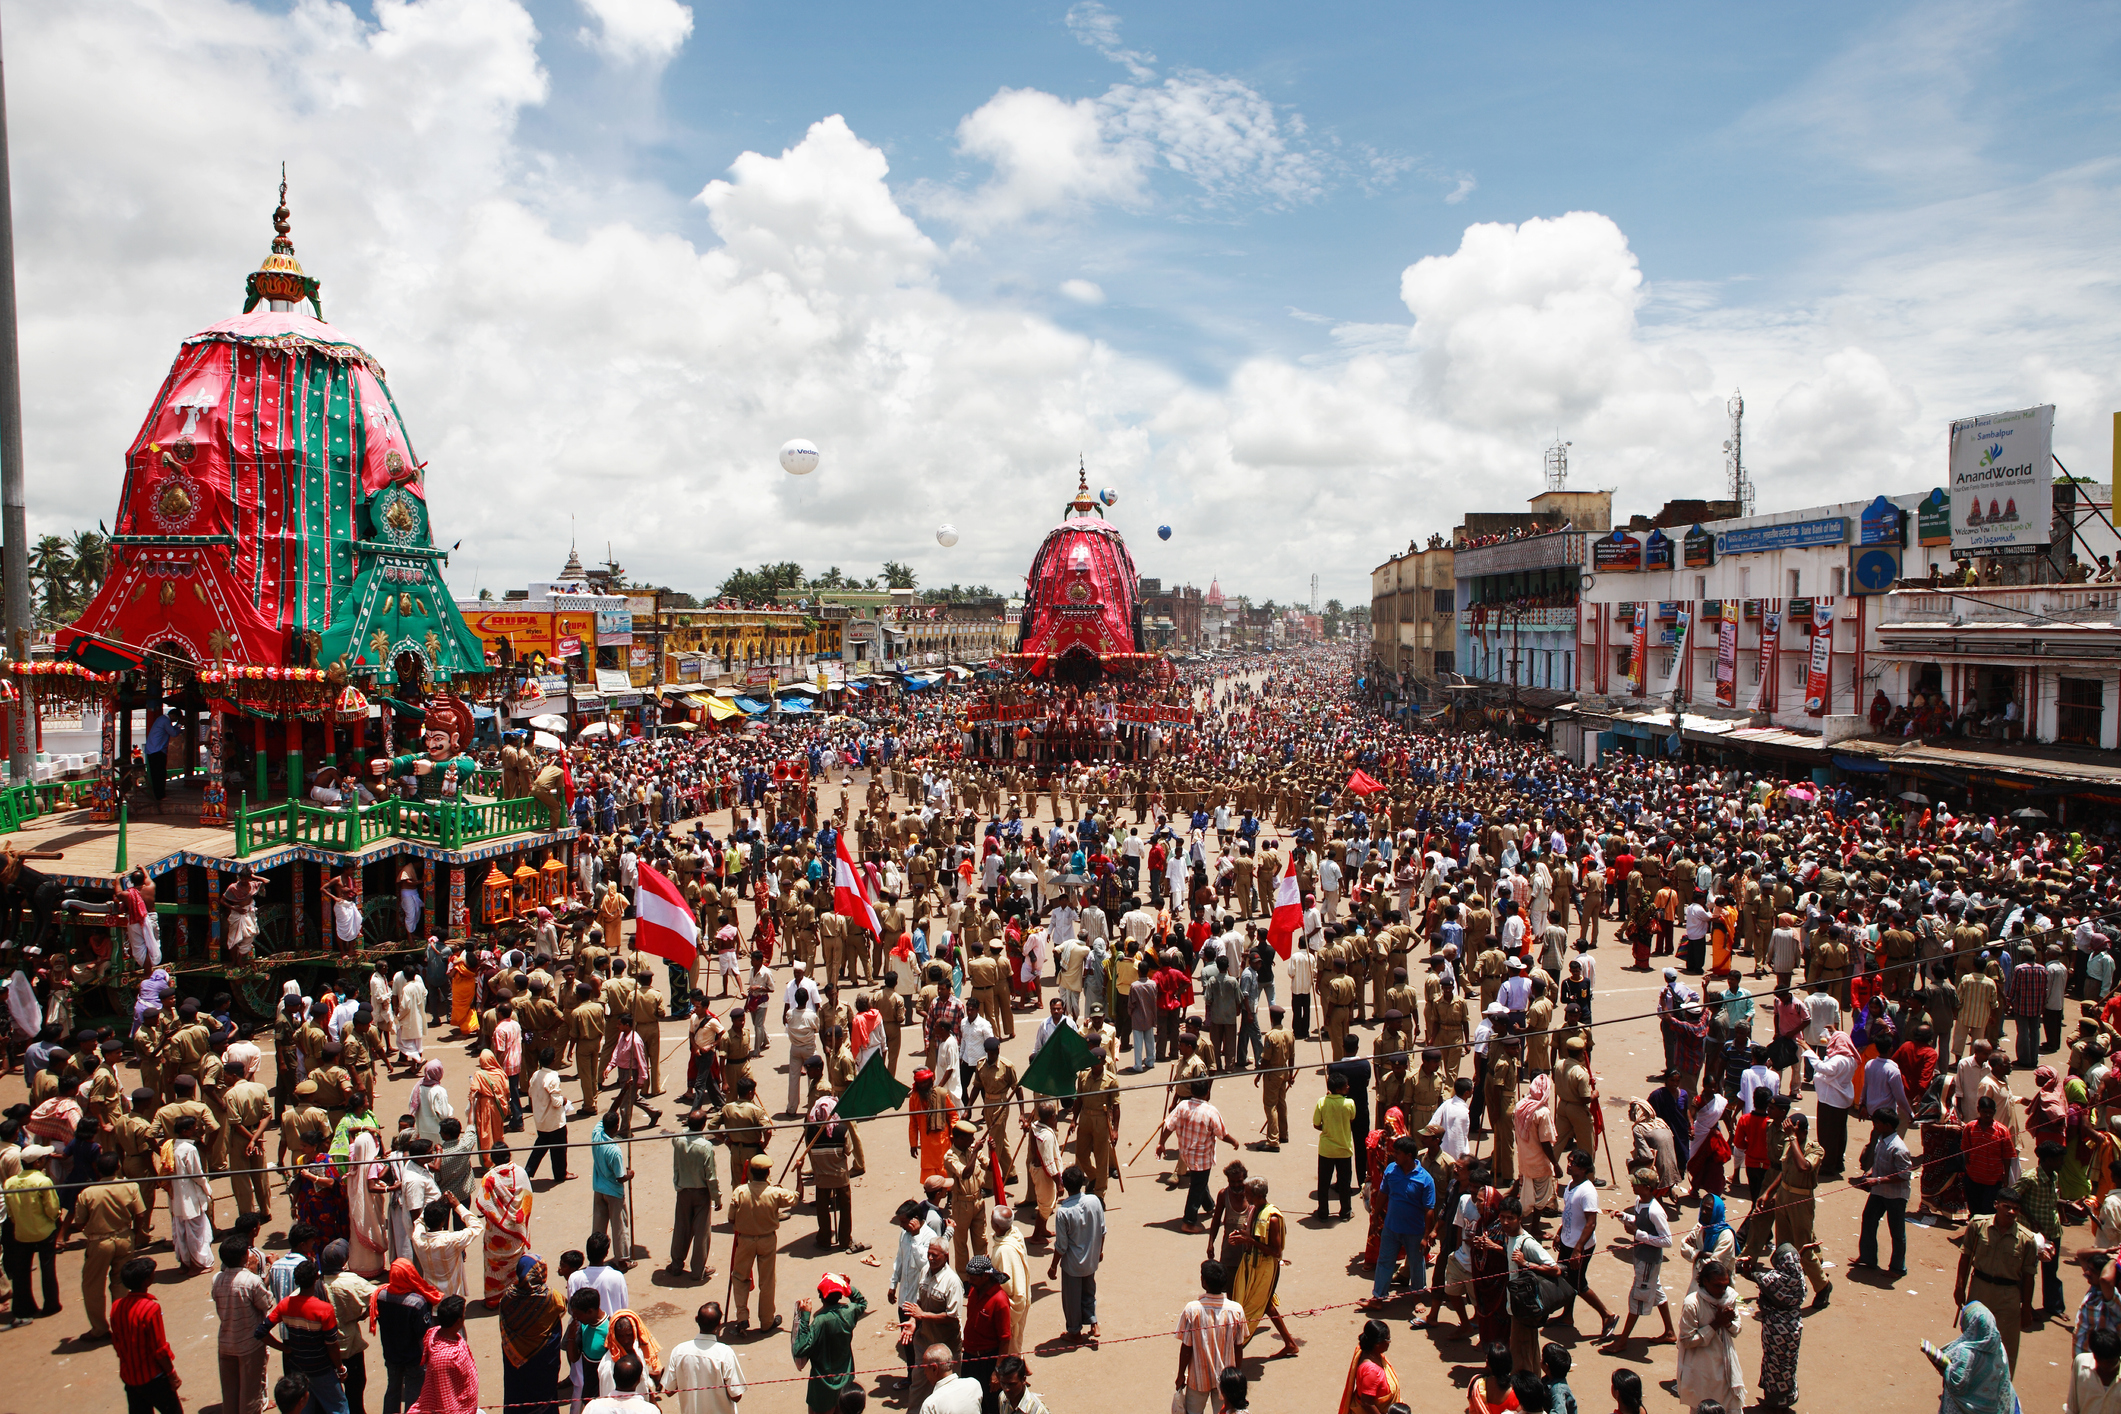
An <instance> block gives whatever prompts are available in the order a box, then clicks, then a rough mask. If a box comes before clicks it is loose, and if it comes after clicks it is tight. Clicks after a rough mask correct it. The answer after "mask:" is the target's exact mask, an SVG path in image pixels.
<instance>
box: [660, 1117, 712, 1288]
mask: <svg viewBox="0 0 2121 1414" xmlns="http://www.w3.org/2000/svg"><path fill="white" fill-rule="evenodd" d="M706 1131H707V1111H705V1110H702V1109H694V1110H693V1111H692V1112H691V1113H689V1114H687V1115H686V1116H685V1132H684V1133H682V1134H680V1135H678V1137H677V1138H675V1139H673V1140H671V1141H670V1182H671V1186H672V1187H674V1188H675V1189H676V1190H677V1214H676V1220H675V1221H674V1222H673V1224H672V1226H671V1229H670V1266H669V1268H668V1269H667V1270H668V1271H669V1272H670V1274H671V1275H672V1276H674V1277H675V1276H682V1275H683V1274H684V1272H685V1268H686V1263H687V1259H688V1258H689V1259H690V1262H691V1267H692V1279H693V1280H694V1281H705V1280H706V1279H707V1274H708V1273H709V1272H711V1271H713V1270H714V1269H713V1268H712V1267H710V1266H708V1265H707V1258H708V1257H709V1256H710V1255H711V1248H712V1245H713V1241H714V1237H713V1231H712V1229H711V1228H710V1227H709V1224H710V1223H711V1222H712V1221H713V1214H714V1212H715V1211H718V1210H719V1209H720V1208H721V1206H722V1181H721V1179H720V1177H719V1176H718V1175H717V1173H716V1171H715V1166H714V1136H712V1135H710V1134H708V1133H707V1132H706Z"/></svg>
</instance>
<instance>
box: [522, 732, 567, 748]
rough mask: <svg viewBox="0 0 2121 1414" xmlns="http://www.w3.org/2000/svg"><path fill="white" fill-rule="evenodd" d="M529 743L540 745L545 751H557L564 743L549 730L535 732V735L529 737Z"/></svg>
mask: <svg viewBox="0 0 2121 1414" xmlns="http://www.w3.org/2000/svg"><path fill="white" fill-rule="evenodd" d="M530 744H531V745H532V746H536V747H542V748H543V749H545V750H546V751H559V750H562V749H563V747H564V745H565V744H564V743H563V742H561V740H560V739H559V738H558V737H556V736H554V735H553V734H552V733H551V732H539V733H537V734H536V735H535V736H533V737H531V739H530Z"/></svg>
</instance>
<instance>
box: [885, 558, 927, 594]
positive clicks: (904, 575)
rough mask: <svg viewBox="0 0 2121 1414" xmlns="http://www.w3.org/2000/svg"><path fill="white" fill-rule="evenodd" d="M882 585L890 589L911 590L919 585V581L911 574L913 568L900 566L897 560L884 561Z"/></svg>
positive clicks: (905, 565) (904, 565)
mask: <svg viewBox="0 0 2121 1414" xmlns="http://www.w3.org/2000/svg"><path fill="white" fill-rule="evenodd" d="M884 583H885V585H886V586H887V587H889V588H892V589H911V588H913V587H914V586H915V585H916V584H918V583H920V579H919V577H918V576H916V575H915V574H914V573H913V566H911V565H907V564H901V563H900V562H899V561H897V560H886V561H884Z"/></svg>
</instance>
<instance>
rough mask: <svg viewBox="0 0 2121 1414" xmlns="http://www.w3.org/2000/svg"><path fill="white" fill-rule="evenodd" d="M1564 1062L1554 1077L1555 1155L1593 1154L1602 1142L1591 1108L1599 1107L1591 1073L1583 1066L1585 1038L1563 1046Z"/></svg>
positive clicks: (1568, 1041) (1574, 1038) (1567, 1041)
mask: <svg viewBox="0 0 2121 1414" xmlns="http://www.w3.org/2000/svg"><path fill="white" fill-rule="evenodd" d="M1562 1052H1563V1056H1562V1062H1561V1065H1560V1067H1559V1068H1558V1069H1557V1070H1556V1072H1555V1075H1554V1152H1555V1153H1557V1154H1566V1153H1568V1152H1569V1151H1570V1150H1571V1149H1581V1150H1583V1151H1584V1152H1585V1153H1589V1152H1590V1151H1591V1148H1592V1146H1593V1145H1595V1144H1596V1143H1597V1142H1598V1131H1597V1129H1596V1127H1595V1126H1594V1125H1593V1123H1592V1120H1591V1106H1592V1105H1595V1104H1597V1103H1598V1090H1597V1087H1596V1086H1594V1085H1593V1084H1592V1083H1591V1069H1590V1067H1589V1066H1587V1065H1585V1064H1584V1063H1583V1055H1584V1046H1583V1037H1581V1036H1571V1037H1569V1039H1568V1040H1566V1041H1564V1042H1563V1043H1562Z"/></svg>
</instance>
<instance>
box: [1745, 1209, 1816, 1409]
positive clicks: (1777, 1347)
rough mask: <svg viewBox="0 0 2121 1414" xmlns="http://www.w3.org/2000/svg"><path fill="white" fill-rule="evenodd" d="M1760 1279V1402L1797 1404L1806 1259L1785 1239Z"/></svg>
mask: <svg viewBox="0 0 2121 1414" xmlns="http://www.w3.org/2000/svg"><path fill="white" fill-rule="evenodd" d="M1752 1275H1753V1280H1754V1281H1757V1282H1759V1283H1760V1402H1761V1403H1762V1404H1764V1405H1765V1406H1766V1407H1768V1408H1769V1409H1793V1408H1795V1407H1796V1404H1797V1348H1798V1346H1799V1344H1800V1343H1801V1342H1802V1340H1803V1338H1804V1263H1803V1262H1802V1260H1800V1259H1799V1257H1798V1255H1797V1249H1796V1248H1795V1247H1793V1246H1791V1245H1790V1244H1789V1243H1787V1242H1785V1243H1782V1244H1781V1245H1780V1246H1778V1247H1776V1249H1775V1256H1774V1259H1773V1261H1772V1262H1771V1263H1770V1264H1769V1266H1768V1268H1767V1269H1766V1270H1765V1271H1759V1272H1755V1273H1753V1274H1752Z"/></svg>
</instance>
